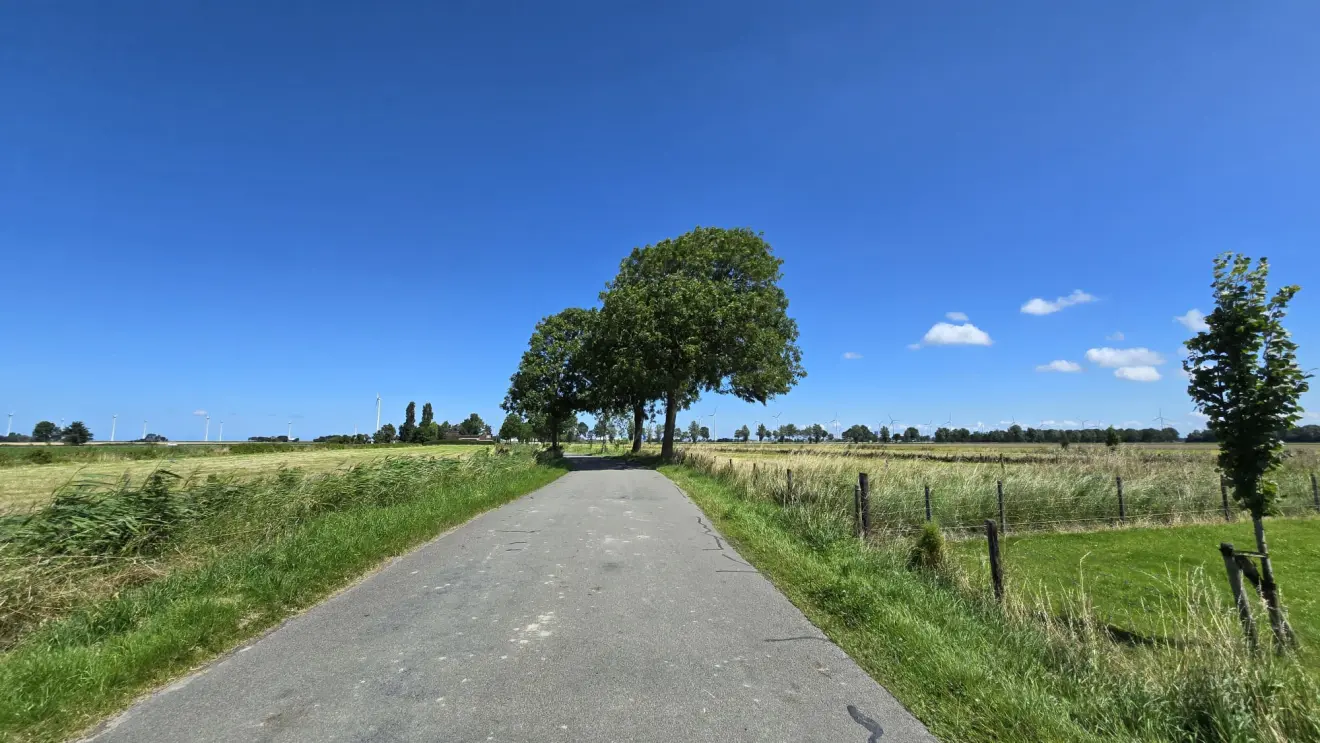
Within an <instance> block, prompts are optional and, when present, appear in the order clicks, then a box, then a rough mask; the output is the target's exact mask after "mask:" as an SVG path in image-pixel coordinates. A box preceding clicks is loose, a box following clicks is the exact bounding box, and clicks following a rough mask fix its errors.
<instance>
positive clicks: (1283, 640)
mask: <svg viewBox="0 0 1320 743" xmlns="http://www.w3.org/2000/svg"><path fill="white" fill-rule="evenodd" d="M1251 524H1252V526H1253V527H1255V529H1256V551H1257V552H1259V553H1260V554H1261V558H1260V593H1261V595H1262V596H1263V597H1264V598H1265V608H1266V609H1267V610H1268V611H1269V614H1270V627H1271V628H1273V630H1274V637H1275V638H1276V639H1277V640H1278V641H1279V645H1280V646H1287V645H1290V644H1292V628H1291V627H1289V626H1288V620H1286V619H1284V618H1283V604H1282V602H1280V601H1279V587H1278V586H1277V585H1275V583H1274V567H1273V566H1272V565H1271V564H1270V558H1269V554H1270V553H1269V550H1268V549H1267V548H1266V546H1265V522H1264V520H1263V519H1261V517H1260V515H1259V514H1256V513H1252V514H1251Z"/></svg>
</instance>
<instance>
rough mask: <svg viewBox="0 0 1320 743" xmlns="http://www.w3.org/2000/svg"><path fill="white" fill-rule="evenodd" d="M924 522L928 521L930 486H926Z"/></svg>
mask: <svg viewBox="0 0 1320 743" xmlns="http://www.w3.org/2000/svg"><path fill="white" fill-rule="evenodd" d="M926 523H928V524H929V523H930V486H929V485H927V486H926Z"/></svg>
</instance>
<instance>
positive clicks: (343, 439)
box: [317, 402, 490, 444]
mask: <svg viewBox="0 0 1320 743" xmlns="http://www.w3.org/2000/svg"><path fill="white" fill-rule="evenodd" d="M357 436H358V437H360V438H361V440H360V441H359V438H357V437H354V436H345V435H340V436H336V437H324V438H328V439H329V438H334V439H339V441H336V442H334V443H366V438H367V437H366V435H365V434H358V435H357ZM482 436H490V426H488V425H486V422H485V421H483V420H482V419H481V416H479V415H477V414H476V413H473V414H471V415H469V416H468V417H467V419H465V420H462V421H459V422H458V423H457V424H451V423H450V422H449V421H442V422H440V423H436V422H435V410H434V409H433V408H432V407H431V403H429V402H428V403H423V404H422V420H421V422H420V423H419V422H418V421H417V403H416V402H409V403H408V407H407V408H405V409H404V412H403V423H402V424H401V425H400V426H399V427H398V428H395V427H394V424H393V423H386V424H384V425H382V426H381V427H380V430H379V431H376V433H375V435H373V436H372V437H371V440H372V441H373V442H374V443H377V444H393V443H404V444H439V443H442V442H444V441H446V440H450V441H452V440H454V439H460V438H478V437H482ZM317 440H318V441H319V440H320V439H317Z"/></svg>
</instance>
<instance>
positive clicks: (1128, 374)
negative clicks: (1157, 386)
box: [1114, 366, 1160, 382]
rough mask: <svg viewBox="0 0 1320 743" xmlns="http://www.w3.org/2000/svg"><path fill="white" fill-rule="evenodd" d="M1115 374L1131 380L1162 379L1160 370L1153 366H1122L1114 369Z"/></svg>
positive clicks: (1148, 380)
mask: <svg viewBox="0 0 1320 743" xmlns="http://www.w3.org/2000/svg"><path fill="white" fill-rule="evenodd" d="M1114 376H1116V377H1118V378H1119V379H1126V380H1128V381H1129V382H1158V381H1160V372H1159V370H1157V369H1156V368H1155V367H1153V366H1120V367H1119V368H1117V369H1115V370H1114Z"/></svg>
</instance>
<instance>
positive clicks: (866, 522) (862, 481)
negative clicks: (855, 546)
mask: <svg viewBox="0 0 1320 743" xmlns="http://www.w3.org/2000/svg"><path fill="white" fill-rule="evenodd" d="M857 486H858V487H859V488H860V489H861V491H862V538H863V539H865V538H867V537H869V536H871V478H870V476H869V475H867V474H866V473H865V472H859V473H857Z"/></svg>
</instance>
